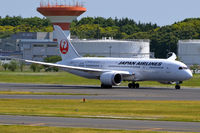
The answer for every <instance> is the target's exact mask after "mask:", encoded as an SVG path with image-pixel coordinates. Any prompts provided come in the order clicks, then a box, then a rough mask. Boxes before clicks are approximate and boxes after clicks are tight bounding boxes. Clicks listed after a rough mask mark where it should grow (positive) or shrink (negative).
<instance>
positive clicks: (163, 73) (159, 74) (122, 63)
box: [58, 57, 192, 82]
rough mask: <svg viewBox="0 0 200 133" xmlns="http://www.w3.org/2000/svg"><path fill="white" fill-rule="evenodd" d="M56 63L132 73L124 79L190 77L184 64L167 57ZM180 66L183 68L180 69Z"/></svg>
mask: <svg viewBox="0 0 200 133" xmlns="http://www.w3.org/2000/svg"><path fill="white" fill-rule="evenodd" d="M58 64H62V65H69V66H76V67H84V68H94V69H105V70H111V71H128V72H130V73H132V74H133V75H132V76H127V77H124V78H123V80H124V81H158V82H176V81H184V80H188V79H190V78H191V77H192V73H191V71H190V70H189V69H187V66H186V65H185V64H183V63H181V62H179V61H173V60H167V59H134V58H133V59H132V58H97V57H80V58H75V59H72V60H69V61H62V62H59V63H58ZM180 67H181V68H184V69H180ZM66 71H68V72H70V73H73V74H75V75H79V76H82V77H86V78H94V79H99V75H95V74H93V73H91V72H83V71H78V70H67V69H66Z"/></svg>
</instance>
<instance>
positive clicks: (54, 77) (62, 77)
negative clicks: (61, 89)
mask: <svg viewBox="0 0 200 133" xmlns="http://www.w3.org/2000/svg"><path fill="white" fill-rule="evenodd" d="M0 79H1V81H0V82H4V83H31V84H33V83H36V84H63V85H100V81H99V80H94V79H85V78H82V77H78V76H75V75H72V74H69V73H67V72H58V73H56V72H50V73H47V72H42V73H41V72H40V73H33V72H0ZM199 79H200V74H195V75H194V78H192V79H191V80H189V81H185V82H184V83H183V84H182V86H185V87H199V86H200V82H199ZM127 84H128V82H124V83H122V85H125V86H127ZM140 84H141V86H149V87H155V86H161V87H162V86H168V85H163V84H160V83H158V82H152V81H146V82H141V83H140ZM169 86H171V85H169ZM173 86H174V85H173Z"/></svg>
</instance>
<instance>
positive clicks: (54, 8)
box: [37, 0, 87, 41]
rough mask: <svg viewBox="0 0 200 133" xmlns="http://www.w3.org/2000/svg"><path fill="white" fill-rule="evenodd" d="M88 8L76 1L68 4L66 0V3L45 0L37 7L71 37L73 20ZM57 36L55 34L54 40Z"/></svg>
mask: <svg viewBox="0 0 200 133" xmlns="http://www.w3.org/2000/svg"><path fill="white" fill-rule="evenodd" d="M55 2H56V3H55ZM86 10H87V9H86V8H85V7H83V5H82V4H80V3H78V2H74V4H73V5H70V4H68V5H67V4H66V1H65V4H63V1H62V0H60V4H59V3H58V2H57V0H56V1H55V0H54V3H53V2H52V3H51V4H50V2H49V0H47V1H46V2H45V1H44V0H43V1H42V2H41V3H40V7H38V8H37V11H38V12H40V13H41V14H42V15H44V16H45V17H47V18H48V19H49V20H50V21H51V22H52V24H53V25H59V26H60V27H61V28H62V29H63V30H64V32H65V34H66V35H67V36H68V38H69V39H70V24H71V22H72V21H73V20H75V19H76V18H77V17H78V16H80V15H81V14H83V13H84V12H86ZM56 38H57V37H56V35H55V34H53V40H54V41H57V40H56Z"/></svg>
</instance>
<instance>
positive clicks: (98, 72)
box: [24, 60, 131, 76]
mask: <svg viewBox="0 0 200 133" xmlns="http://www.w3.org/2000/svg"><path fill="white" fill-rule="evenodd" d="M24 61H25V62H29V63H35V64H40V65H46V66H52V67H59V68H64V69H68V70H77V71H83V72H89V73H96V74H97V75H100V74H102V73H104V72H110V71H112V72H116V73H119V74H122V75H125V76H129V75H131V74H130V73H129V72H128V71H115V70H104V69H95V68H85V67H76V66H68V65H61V64H55V63H46V62H39V61H32V60H24Z"/></svg>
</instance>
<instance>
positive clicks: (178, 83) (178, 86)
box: [175, 81, 183, 90]
mask: <svg viewBox="0 0 200 133" xmlns="http://www.w3.org/2000/svg"><path fill="white" fill-rule="evenodd" d="M182 83H183V82H182V81H179V82H176V86H175V89H177V90H180V89H181V86H180V84H182Z"/></svg>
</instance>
